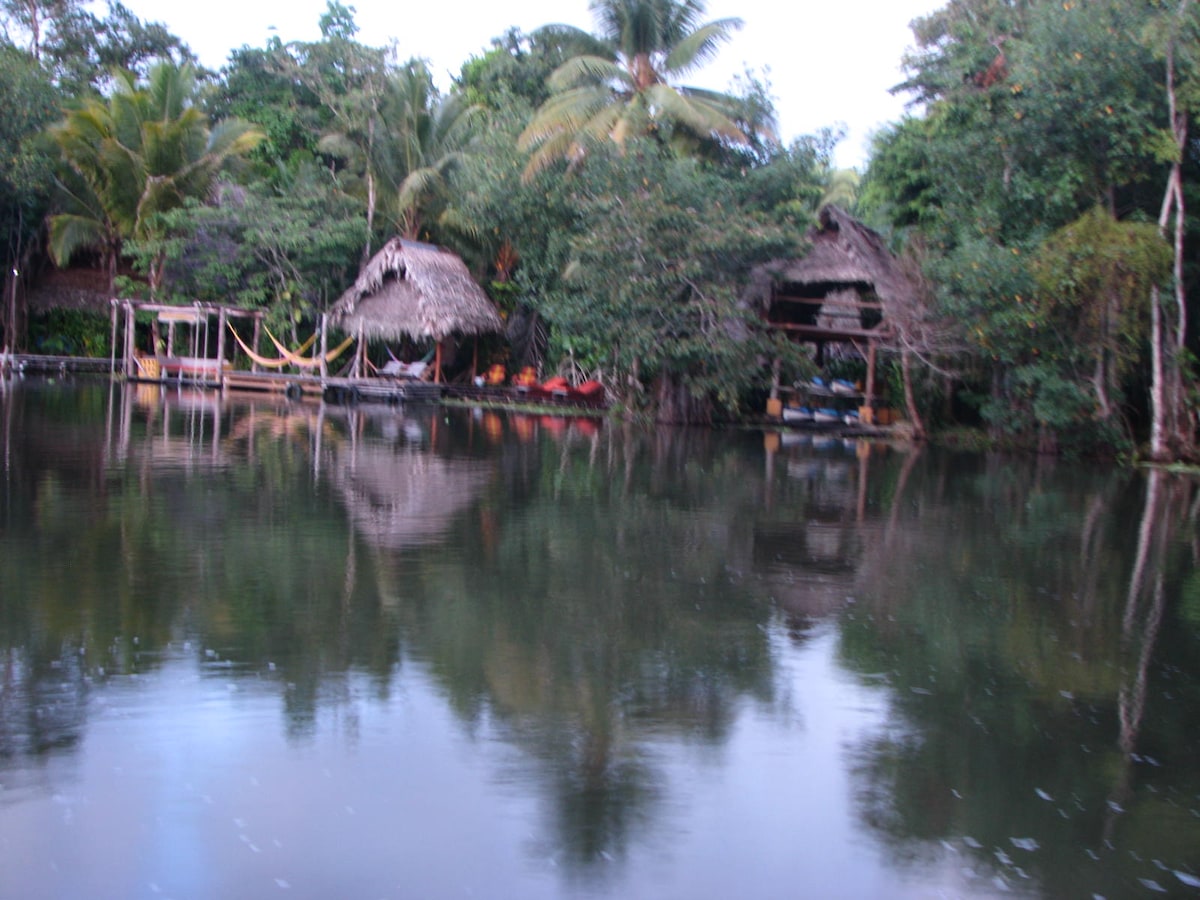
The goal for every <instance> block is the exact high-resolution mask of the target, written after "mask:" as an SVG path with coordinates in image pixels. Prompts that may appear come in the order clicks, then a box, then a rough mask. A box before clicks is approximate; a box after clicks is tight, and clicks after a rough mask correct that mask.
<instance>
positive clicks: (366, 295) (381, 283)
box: [329, 238, 504, 381]
mask: <svg viewBox="0 0 1200 900" xmlns="http://www.w3.org/2000/svg"><path fill="white" fill-rule="evenodd" d="M329 323H330V324H331V325H333V326H335V327H336V328H339V329H341V330H342V331H343V332H345V333H347V334H352V335H357V336H358V337H360V338H362V339H363V340H360V342H359V362H358V363H356V367H355V370H354V374H356V375H357V374H360V373H361V372H362V371H363V369H364V368H365V361H364V360H363V353H364V352H365V350H364V349H363V348H364V347H365V345H366V341H367V340H371V339H378V340H385V341H396V340H400V339H401V338H403V337H405V336H408V337H410V338H413V339H414V340H432V341H434V343H435V344H436V346H437V354H436V356H435V360H434V380H435V381H440V380H441V370H442V354H441V349H442V341H444V340H445V339H446V338H448V337H449V336H450V335H452V334H461V335H479V334H486V333H488V332H496V331H502V330H503V329H504V321H503V320H502V319H501V318H500V314H499V312H497V311H496V307H495V306H493V305H492V302H491V300H489V299H488V296H487V294H485V293H484V292H483V290H482V289H481V288H480V287H479V285H478V284H476V283H475V280H474V279H473V278H472V277H471V273H470V272H469V271H467V267H466V264H465V263H463V261H462V260H461V259H460V258H459V257H458V256H457V255H455V254H454V253H451V252H449V251H448V250H443V249H441V248H440V247H435V246H433V245H432V244H421V243H417V242H416V241H406V240H404V239H402V238H392V239H391V240H390V241H388V242H387V243H386V244H384V246H383V248H382V249H381V250H380V251H379V252H378V253H376V254H375V256H374V257H372V258H371V261H370V262H368V263H367V265H366V267H365V268H364V269H363V270H362V272H361V273H360V274H359V276H358V278H357V280H355V282H354V284H353V285H351V287H350V288H349V289H348V290H347V291H346V292H345V293H344V294H342V296H341V297H339V298H338V300H337V302H336V303H335V304H334V305H333V307H332V308H331V309H330V311H329Z"/></svg>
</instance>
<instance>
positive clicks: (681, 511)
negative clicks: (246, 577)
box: [385, 429, 773, 877]
mask: <svg viewBox="0 0 1200 900" xmlns="http://www.w3.org/2000/svg"><path fill="white" fill-rule="evenodd" d="M696 434H697V435H698V437H699V440H700V441H702V442H708V441H711V438H710V436H708V435H705V434H703V433H696ZM689 439H690V436H689V433H686V432H672V433H666V434H664V433H659V434H657V435H654V436H652V437H650V438H643V437H636V436H634V435H633V434H626V433H622V431H621V430H620V429H612V430H606V431H605V432H604V433H603V434H602V435H600V436H596V437H594V439H593V440H589V441H580V442H578V443H577V444H575V445H574V446H573V448H572V449H571V450H570V452H568V453H564V452H563V449H564V446H563V445H562V444H554V443H552V442H549V441H542V442H531V443H529V444H521V443H518V442H513V443H511V444H506V445H505V447H504V449H503V451H502V453H501V458H500V460H499V463H498V464H499V466H500V468H501V469H502V470H503V471H506V472H517V473H524V475H523V477H518V478H515V479H507V478H505V479H503V480H501V481H498V482H496V484H495V486H494V492H493V494H491V495H489V496H487V497H485V498H484V499H483V501H482V502H481V503H480V504H479V506H478V507H477V510H476V515H475V517H474V518H473V519H470V520H467V521H464V522H463V523H462V525H463V527H462V528H461V530H460V532H459V533H458V536H457V537H458V539H457V540H456V546H457V547H458V548H459V549H458V550H456V551H455V554H454V556H453V557H451V558H447V557H446V555H444V554H442V553H439V552H438V551H437V550H432V549H431V550H428V551H426V550H421V551H418V553H417V554H416V555H415V556H414V555H408V556H406V557H404V558H396V557H393V558H391V559H390V560H389V562H390V565H391V566H393V567H394V571H395V575H394V576H393V577H392V578H391V579H390V582H389V588H388V590H389V591H396V590H397V585H401V584H402V585H403V587H402V588H400V589H399V590H401V591H402V592H403V597H404V600H403V601H402V603H401V604H400V606H399V615H401V616H402V617H403V622H404V627H403V632H404V633H405V635H406V636H407V638H408V642H409V644H410V647H411V650H412V652H414V653H416V654H419V655H421V656H422V657H426V656H427V657H428V659H429V662H430V666H431V668H432V670H433V671H434V673H435V674H436V676H437V677H438V679H439V680H440V681H441V682H442V683H443V684H445V686H446V689H447V692H448V695H449V698H450V700H451V702H452V703H453V704H454V706H455V708H456V709H457V710H458V711H459V713H460V715H462V717H463V719H464V721H465V722H467V723H468V724H469V725H470V724H472V723H475V722H478V721H482V720H483V719H484V718H486V719H487V720H488V721H489V722H492V723H497V725H498V727H500V728H501V730H502V733H503V734H505V736H506V738H507V739H508V740H511V741H512V742H513V743H514V744H515V745H516V746H519V747H521V748H522V749H523V750H524V751H526V754H527V756H526V758H527V759H528V760H531V761H534V763H535V766H536V773H537V774H536V782H537V784H538V786H539V788H538V789H539V792H540V793H541V794H542V795H543V797H544V799H545V808H546V809H547V811H548V812H549V814H550V815H551V816H552V827H551V829H550V833H551V834H552V835H553V837H551V838H549V839H548V840H549V842H550V843H551V844H552V845H553V847H552V848H550V849H548V850H547V853H548V855H555V856H559V857H561V861H562V862H563V863H564V864H569V865H571V866H573V867H582V868H581V869H580V871H581V873H582V872H585V871H590V872H592V875H597V876H598V875H599V874H600V872H601V870H602V868H603V864H604V863H605V861H606V858H611V857H617V856H620V855H621V854H622V853H623V852H624V849H625V848H626V846H627V845H628V842H629V841H630V840H631V838H632V837H633V834H634V833H635V832H636V831H637V830H638V829H639V828H640V827H645V826H647V824H648V823H650V822H652V821H653V820H654V819H655V818H656V816H655V814H654V810H655V809H656V805H657V801H658V799H659V798H660V796H661V791H662V790H663V788H664V785H663V784H662V775H661V773H660V772H659V771H658V769H657V766H656V765H655V764H654V757H653V753H652V751H651V748H652V745H653V744H654V742H655V741H656V740H660V739H662V738H663V737H664V736H675V737H680V738H683V739H685V740H687V741H701V742H720V741H722V740H724V739H725V738H726V737H727V736H728V732H729V728H730V725H731V723H732V721H733V718H734V709H735V705H736V703H737V701H738V700H739V698H741V697H745V696H752V697H755V698H758V699H760V700H762V701H769V700H770V699H771V691H772V682H773V672H772V667H771V665H772V664H771V659H770V653H769V649H768V646H767V640H766V636H765V634H764V631H763V629H761V628H760V626H761V625H762V624H763V622H764V621H765V619H766V616H767V615H768V612H769V611H768V610H767V609H766V608H765V607H764V606H763V605H761V604H759V603H758V602H757V601H756V599H755V598H756V597H757V596H759V595H758V594H757V592H756V589H755V588H754V587H753V586H752V585H750V584H748V583H744V582H743V580H742V577H743V576H742V574H741V573H739V571H738V570H739V568H740V566H739V563H740V562H742V561H744V560H746V559H748V557H749V551H750V546H751V540H752V539H751V535H752V532H753V527H752V523H753V521H754V516H755V514H756V509H757V507H758V503H759V491H760V490H761V484H760V483H759V481H758V477H757V474H756V473H757V468H758V466H759V465H760V462H759V458H758V457H756V456H755V455H754V454H750V453H744V452H740V451H739V450H738V449H737V448H736V447H735V448H731V447H730V446H729V445H728V444H723V445H722V444H721V442H715V441H714V442H712V446H711V447H695V446H689V445H688V441H689ZM460 554H461V557H460ZM664 560H667V561H668V564H666V565H664ZM464 562H466V564H464ZM386 568H387V566H386V565H385V577H386ZM594 865H599V868H596V869H595V870H594V871H593V870H592V867H593V866H594ZM589 877H591V876H589Z"/></svg>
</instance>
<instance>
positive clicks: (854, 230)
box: [749, 206, 914, 308]
mask: <svg viewBox="0 0 1200 900" xmlns="http://www.w3.org/2000/svg"><path fill="white" fill-rule="evenodd" d="M806 237H807V239H808V241H809V245H810V249H809V251H808V253H806V254H805V255H804V256H803V257H802V258H800V259H784V260H774V261H772V262H769V263H765V264H763V265H761V266H758V267H757V268H756V269H755V270H754V273H753V274H752V276H751V289H750V297H749V299H750V300H751V302H755V303H757V304H759V305H760V306H761V307H763V308H765V307H766V306H768V305H769V304H770V302H771V298H772V296H773V291H772V285H797V286H800V287H822V288H825V289H826V290H828V291H833V290H836V289H837V288H838V287H839V286H845V287H855V288H859V287H868V288H870V289H872V290H874V292H875V294H876V295H877V296H878V297H879V299H880V301H881V302H882V303H883V304H884V306H885V307H886V306H887V305H888V304H889V303H907V302H908V301H909V300H910V299H911V297H912V294H913V291H914V287H913V284H912V282H911V281H910V280H909V278H908V277H907V275H905V273H904V271H903V269H902V268H901V266H900V263H899V262H898V261H897V260H896V258H895V257H894V256H893V255H892V254H891V252H890V251H889V250H888V248H887V245H886V244H884V241H883V237H882V236H881V235H879V234H878V233H877V232H875V231H872V230H871V229H870V228H868V227H867V226H866V225H864V224H862V223H861V222H859V221H858V220H857V219H855V218H854V217H853V216H851V215H850V214H849V213H847V212H845V211H844V210H841V209H839V208H838V207H836V206H826V207H823V208H822V209H821V212H820V214H819V217H818V224H817V226H816V227H814V228H813V229H811V230H810V231H809V232H808V234H807V236H806Z"/></svg>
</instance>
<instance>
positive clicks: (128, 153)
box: [49, 63, 263, 293]
mask: <svg viewBox="0 0 1200 900" xmlns="http://www.w3.org/2000/svg"><path fill="white" fill-rule="evenodd" d="M115 78H116V85H117V86H116V90H115V91H114V93H113V95H112V96H111V97H110V98H109V100H108V102H107V103H106V102H104V101H101V100H87V101H85V102H84V103H83V104H82V105H81V106H80V107H79V108H78V109H75V110H72V111H71V112H69V113H68V114H67V117H66V118H65V119H64V120H63V121H62V122H60V123H59V124H58V125H56V126H54V127H52V128H51V129H50V133H51V136H52V137H53V139H54V141H55V142H56V143H57V144H58V147H59V150H60V151H61V153H62V157H63V161H64V163H65V171H64V173H63V176H62V177H61V178H60V186H61V187H62V191H61V198H60V206H61V211H60V212H58V213H56V214H54V215H52V216H51V217H50V220H49V225H50V241H49V245H50V253H51V256H52V257H53V259H54V262H55V264H56V265H59V266H65V265H67V264H68V263H69V262H70V261H71V258H72V257H73V256H74V255H75V254H76V253H78V252H79V251H81V250H85V249H90V250H96V251H98V252H99V253H100V254H101V255H102V256H103V258H104V261H105V266H106V268H107V270H108V276H109V289H110V291H111V290H112V285H113V281H114V280H115V275H116V267H117V261H118V258H119V257H120V254H121V249H122V246H123V244H124V242H126V241H129V240H137V241H147V240H151V239H153V238H156V237H159V236H160V234H159V232H160V228H161V226H160V224H159V221H160V220H159V217H160V216H161V214H162V213H165V212H169V211H171V210H173V209H177V208H179V207H181V206H182V205H183V204H184V203H185V201H187V200H188V199H199V200H204V199H207V197H208V196H209V194H210V193H211V191H212V189H213V187H214V185H215V183H216V178H217V175H218V173H219V172H220V171H221V169H222V167H223V166H224V165H225V164H226V162H228V161H229V160H230V159H233V158H236V157H239V156H243V155H245V154H246V153H248V152H249V151H250V150H251V149H253V148H254V147H255V146H256V145H257V144H258V143H259V141H261V140H262V139H263V133H262V132H261V131H260V130H259V129H257V128H256V127H254V126H252V125H249V124H248V123H246V122H242V121H239V120H226V121H224V122H220V123H218V124H217V125H216V126H214V127H213V128H211V129H210V128H209V127H208V122H207V119H206V118H205V116H204V114H203V113H202V112H201V111H200V110H199V109H198V108H196V107H195V106H194V105H193V104H192V99H193V97H194V95H195V73H194V71H193V70H192V68H191V66H188V65H184V66H175V65H173V64H170V63H163V64H160V65H158V66H155V67H154V68H153V69H152V70H151V71H150V75H149V80H148V82H147V84H146V86H145V87H139V86H138V85H137V83H136V81H135V79H134V76H133V75H132V74H130V73H117V75H116V76H115ZM162 265H163V256H162V254H161V253H160V254H156V255H155V256H154V258H153V260H152V262H151V264H150V271H149V273H148V274H149V279H150V289H151V292H152V293H153V292H156V291H157V289H158V287H159V285H160V283H161V280H162V274H163V272H162Z"/></svg>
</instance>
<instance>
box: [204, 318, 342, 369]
mask: <svg viewBox="0 0 1200 900" xmlns="http://www.w3.org/2000/svg"><path fill="white" fill-rule="evenodd" d="M226 324H228V325H229V330H230V331H231V332H233V338H234V340H236V341H237V342H238V345H239V346H240V347H241V348H242V352H243V353H245V354H246V355H247V356H248V357H250V359H251V360H252V361H253V362H255V363H257V364H258V365H260V366H263V367H264V368H267V369H282V368H283V367H284V366H299V367H300V368H302V369H315V368H317V367H318V366H320V365H321V363H322V362H327V363H329V362H333V361H334V360H335V359H337V358H338V357H339V356H341V355H342V354H343V353H344V352H345V351H346V348H347V347H349V346H350V345H351V344H352V343H354V337H353V335H352V336H350V337H348V338H346V340H344V341H342V342H341V343H340V344H339V345H338V346H337V347H334V348H333V349H332V350H330V351H329V352H328V353H326V354H325V357H324V359H322V357H320V356H300V355H299V354H298V353H295V352H294V351H291V350H288V349H287V348H286V347H284V346H283V345H282V344H280V343H279V341H278V340H276V338H275V336H274V335H273V334H271V332H270V331H269V330H267V329H265V328H264V329H263V330H264V331H266V332H267V337H269V338H270V339H271V343H273V344H274V345H275V346H276V348H277V349H278V350H279V351H280V353H281V354H283V356H282V358H281V359H271V358H269V357H266V356H260V355H259V354H257V353H255V352H254V351H253V350H252V349H250V347H249V346H248V345H247V344H246V342H245V341H243V340H242V336H241V335H240V334H238V333H237V329H236V328H234V327H233V323H232V322H228V323H226ZM316 337H317V336H316V334H315V333H314V334H313V335H312V336H311V337H310V338H309V339H308V340H307V341H305V342H304V344H302V345H301V348H300V349H301V350H305V349H307V348H308V347H311V346H312V344H313V342H314V341H315V340H316Z"/></svg>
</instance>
